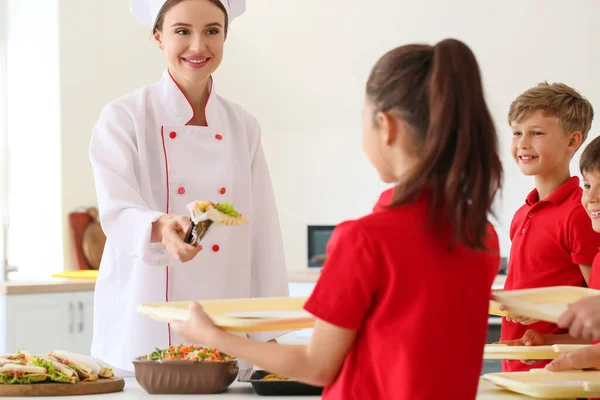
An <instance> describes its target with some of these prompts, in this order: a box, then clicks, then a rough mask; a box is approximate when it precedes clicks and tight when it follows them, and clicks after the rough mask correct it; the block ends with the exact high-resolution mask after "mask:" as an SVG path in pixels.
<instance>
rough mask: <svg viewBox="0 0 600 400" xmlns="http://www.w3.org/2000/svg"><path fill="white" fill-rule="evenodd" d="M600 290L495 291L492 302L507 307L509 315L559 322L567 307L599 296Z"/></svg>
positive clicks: (563, 287) (550, 288)
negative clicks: (584, 299) (586, 298)
mask: <svg viewBox="0 0 600 400" xmlns="http://www.w3.org/2000/svg"><path fill="white" fill-rule="evenodd" d="M598 295H600V290H595V289H589V288H583V287H577V286H553V287H544V288H535V289H520V290H494V291H492V300H494V301H496V302H498V303H499V304H502V305H504V306H505V307H506V311H507V312H508V313H509V314H513V315H520V316H523V317H528V318H535V319H538V320H541V321H548V322H557V321H558V318H559V317H560V316H561V314H562V313H563V312H565V311H566V310H567V306H568V305H569V304H571V303H574V302H576V301H578V300H581V299H583V298H585V297H590V296H598Z"/></svg>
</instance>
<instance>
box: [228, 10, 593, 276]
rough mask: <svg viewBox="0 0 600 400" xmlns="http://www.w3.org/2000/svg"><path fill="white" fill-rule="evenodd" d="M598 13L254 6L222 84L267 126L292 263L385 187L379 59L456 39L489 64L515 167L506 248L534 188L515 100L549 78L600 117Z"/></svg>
mask: <svg viewBox="0 0 600 400" xmlns="http://www.w3.org/2000/svg"><path fill="white" fill-rule="evenodd" d="M291 3H293V4H294V6H293V7H292V6H291ZM598 15H600V2H598V1H594V0H580V1H576V2H565V1H561V0H528V1H517V0H512V1H477V0H462V1H451V2H446V1H432V0H429V1H418V2H416V1H406V0H372V1H369V2H365V1H364V0H330V1H326V2H325V1H322V0H302V1H293V2H290V1H281V0H261V1H251V2H250V4H249V10H248V12H247V14H246V15H244V16H243V17H242V18H241V19H240V20H239V23H238V22H237V21H236V23H235V25H234V29H236V30H238V31H239V32H240V33H241V35H239V36H238V37H236V40H232V41H231V42H230V43H229V44H228V45H229V48H228V51H229V53H228V58H227V60H226V62H225V64H224V65H223V68H222V70H221V74H222V79H221V81H220V82H219V85H220V90H221V93H222V94H224V95H226V96H229V97H230V98H232V99H234V100H237V101H239V102H241V103H242V104H244V105H245V106H246V107H247V108H248V109H249V110H251V111H252V112H253V113H254V114H256V115H257V116H258V118H259V120H260V121H261V123H262V124H263V128H264V131H265V137H264V140H265V145H266V147H267V148H268V149H269V151H270V154H269V155H270V157H271V161H272V171H273V176H274V181H275V187H276V190H277V197H278V200H279V207H280V214H281V218H282V224H283V231H284V238H285V242H286V251H287V257H288V263H289V267H290V268H300V267H304V266H305V265H306V239H305V235H306V234H305V225H306V224H311V223H337V222H339V221H340V220H342V219H344V218H351V217H355V216H357V215H360V214H362V213H364V212H365V211H367V210H368V209H369V207H370V205H371V202H372V201H373V200H374V199H375V198H376V196H377V190H378V189H379V188H381V185H380V184H379V182H377V178H376V176H375V174H374V173H373V171H372V169H371V168H370V166H369V165H368V163H367V161H366V159H365V157H364V156H363V154H362V152H361V149H360V139H359V137H360V131H361V125H360V109H361V104H362V98H363V91H364V84H365V81H366V79H367V76H368V73H369V70H370V68H371V66H372V65H373V64H374V63H375V62H376V61H377V59H378V58H379V57H380V56H381V55H383V53H385V52H386V51H388V50H390V49H391V48H393V47H396V46H399V45H403V44H407V43H411V42H425V43H435V42H436V41H439V40H441V39H443V38H446V37H455V38H458V39H461V40H463V41H465V42H466V43H467V44H468V45H469V46H471V47H472V49H473V50H474V52H475V54H476V56H477V58H478V60H479V62H480V66H481V69H482V74H483V79H484V85H485V89H486V95H487V100H488V105H489V107H490V109H491V112H492V115H493V117H494V119H495V121H496V124H497V128H498V132H499V134H500V137H501V147H502V158H503V161H504V166H505V173H506V178H505V182H506V183H505V186H504V192H503V199H502V200H503V207H501V208H500V209H499V210H498V215H499V220H500V222H499V224H498V230H499V234H500V236H501V251H502V253H503V254H504V255H507V254H508V252H509V247H510V242H509V239H508V227H509V224H510V220H511V217H512V214H513V213H514V211H515V210H516V209H517V208H518V207H519V206H520V205H521V204H523V201H524V198H525V196H526V195H527V193H528V192H529V191H530V190H531V188H532V185H533V181H532V180H531V179H529V178H526V177H523V176H521V175H520V174H519V172H518V169H517V168H516V166H515V165H514V164H513V162H512V160H511V158H510V153H509V150H508V146H509V141H510V136H511V133H510V130H509V128H508V126H507V124H506V122H505V121H506V114H507V111H508V107H509V105H510V103H511V101H512V100H513V99H514V98H515V97H516V96H517V95H518V94H519V93H521V92H522V91H523V90H525V89H526V88H528V87H529V86H533V85H535V84H536V83H537V82H539V81H543V80H548V81H550V82H552V81H563V82H565V83H567V84H569V85H572V86H574V87H575V88H577V89H579V90H581V91H582V93H583V94H584V95H585V96H587V97H588V99H589V100H590V101H591V102H592V103H593V104H595V105H596V107H597V113H598V114H599V115H600V77H599V76H598V74H597V71H596V66H597V65H598V64H599V63H600V46H599V45H598V42H597V38H598V37H600V26H598V25H597V23H595V22H596V20H597V18H596V17H597V16H598ZM597 130H598V124H597V123H596V124H595V125H594V127H593V131H592V133H591V137H594V136H596V135H597V133H596V132H597ZM578 160H579V157H578V156H577V157H575V159H574V161H573V165H574V166H576V165H577V163H578ZM573 172H574V173H576V172H577V168H573Z"/></svg>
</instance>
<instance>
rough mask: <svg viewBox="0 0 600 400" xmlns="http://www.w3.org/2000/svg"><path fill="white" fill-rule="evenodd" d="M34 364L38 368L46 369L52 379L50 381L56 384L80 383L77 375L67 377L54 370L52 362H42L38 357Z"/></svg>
mask: <svg viewBox="0 0 600 400" xmlns="http://www.w3.org/2000/svg"><path fill="white" fill-rule="evenodd" d="M32 364H33V365H35V366H38V367H43V368H46V371H47V373H48V377H49V378H50V380H52V381H54V382H63V383H75V382H77V381H79V377H78V376H77V373H75V375H74V376H73V377H70V376H67V375H65V374H63V373H62V372H60V371H58V370H57V369H56V368H54V365H52V363H51V362H50V361H45V360H41V359H40V358H39V357H36V358H35V359H34V360H33V361H32ZM73 381H75V382H73Z"/></svg>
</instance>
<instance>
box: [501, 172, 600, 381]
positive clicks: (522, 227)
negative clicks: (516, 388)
mask: <svg viewBox="0 0 600 400" xmlns="http://www.w3.org/2000/svg"><path fill="white" fill-rule="evenodd" d="M581 194H582V189H581V188H580V187H579V178H577V177H576V176H574V177H571V178H569V180H568V181H566V182H565V183H564V184H562V185H561V186H560V187H559V188H558V189H556V190H555V191H554V192H552V194H551V195H550V196H548V197H547V198H546V199H544V200H541V201H540V200H539V196H538V192H537V190H533V191H532V192H531V193H529V195H528V196H527V199H526V200H525V204H524V205H523V206H522V207H521V208H520V209H519V210H518V211H517V212H516V214H515V216H514V218H513V220H512V224H511V226H510V239H511V241H512V245H511V249H510V258H509V264H508V276H507V278H506V284H505V285H504V288H505V289H506V290H514V289H529V288H536V287H548V286H564V285H569V286H585V280H584V279H583V275H582V274H581V269H580V268H579V265H580V264H592V261H593V260H594V256H595V255H596V253H597V252H598V246H600V234H599V233H596V232H594V230H593V229H592V223H591V221H590V218H589V216H588V215H587V213H586V211H585V209H584V208H583V206H582V205H581ZM528 329H535V330H536V331H538V332H540V333H542V334H547V333H562V332H563V331H561V330H560V329H559V328H558V326H556V325H555V324H552V323H549V322H538V323H535V324H532V325H522V324H519V323H514V322H507V321H506V319H505V318H503V320H502V334H501V340H514V339H520V338H522V337H523V335H524V334H525V332H526V331H527V330H528ZM548 362H549V361H542V362H540V363H537V364H534V365H527V364H524V363H522V362H520V361H506V360H505V361H503V370H504V371H528V370H530V369H532V368H542V367H544V366H545V365H546V364H548Z"/></svg>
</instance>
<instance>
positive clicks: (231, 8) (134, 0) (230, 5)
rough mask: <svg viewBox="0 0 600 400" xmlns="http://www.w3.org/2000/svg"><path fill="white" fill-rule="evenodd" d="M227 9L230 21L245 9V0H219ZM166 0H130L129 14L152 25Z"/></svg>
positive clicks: (143, 23)
mask: <svg viewBox="0 0 600 400" xmlns="http://www.w3.org/2000/svg"><path fill="white" fill-rule="evenodd" d="M219 1H220V2H221V3H222V4H223V6H224V7H225V10H226V11H227V17H228V18H229V19H228V21H229V23H230V24H231V22H232V21H233V20H234V19H235V18H237V17H239V16H240V15H242V14H243V13H244V11H246V0H219ZM165 2H166V0H130V5H131V14H133V16H134V17H135V19H137V21H138V22H139V23H140V24H142V25H145V26H147V27H148V28H152V27H154V22H156V17H157V16H158V12H159V11H160V9H161V7H162V6H163V4H165Z"/></svg>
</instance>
